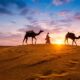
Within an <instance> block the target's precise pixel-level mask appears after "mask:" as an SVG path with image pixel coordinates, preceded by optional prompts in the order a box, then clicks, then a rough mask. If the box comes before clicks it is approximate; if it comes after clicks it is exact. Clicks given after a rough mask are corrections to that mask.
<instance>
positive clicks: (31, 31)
mask: <svg viewBox="0 0 80 80" xmlns="http://www.w3.org/2000/svg"><path fill="white" fill-rule="evenodd" d="M26 33H34V31H33V30H30V31H27V32H26Z"/></svg>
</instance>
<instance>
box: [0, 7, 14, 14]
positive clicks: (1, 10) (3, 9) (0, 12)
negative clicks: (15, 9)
mask: <svg viewBox="0 0 80 80" xmlns="http://www.w3.org/2000/svg"><path fill="white" fill-rule="evenodd" d="M0 14H7V15H13V13H12V12H11V11H9V10H8V9H6V8H0Z"/></svg>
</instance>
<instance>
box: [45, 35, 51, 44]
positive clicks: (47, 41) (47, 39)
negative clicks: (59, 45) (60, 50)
mask: <svg viewBox="0 0 80 80" xmlns="http://www.w3.org/2000/svg"><path fill="white" fill-rule="evenodd" d="M45 40H46V44H50V43H51V42H50V37H49V33H47V35H46V38H45Z"/></svg>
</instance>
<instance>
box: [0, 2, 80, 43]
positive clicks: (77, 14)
mask: <svg viewBox="0 0 80 80" xmlns="http://www.w3.org/2000/svg"><path fill="white" fill-rule="evenodd" d="M79 8H80V0H0V45H3V43H4V45H18V44H21V42H22V39H23V37H24V34H25V31H28V30H34V31H35V32H38V31H39V30H40V29H43V30H44V31H45V32H44V33H43V34H41V35H40V37H41V39H39V40H38V42H42V40H43V43H44V38H45V35H46V33H47V32H50V34H51V35H50V36H51V37H52V38H53V39H52V40H54V38H55V40H56V39H64V35H65V34H66V32H68V31H70V32H74V33H75V34H76V35H77V36H78V35H79V34H80V9H79ZM43 35H44V36H43ZM52 35H53V36H52ZM55 35H56V36H55ZM40 37H38V38H40Z"/></svg>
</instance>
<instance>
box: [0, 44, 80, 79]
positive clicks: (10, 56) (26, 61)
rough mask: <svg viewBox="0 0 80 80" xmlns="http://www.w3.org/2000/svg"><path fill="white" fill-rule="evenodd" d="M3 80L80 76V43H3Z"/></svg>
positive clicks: (0, 60)
mask: <svg viewBox="0 0 80 80" xmlns="http://www.w3.org/2000/svg"><path fill="white" fill-rule="evenodd" d="M0 80H80V46H69V45H66V46H65V45H26V46H15V47H0Z"/></svg>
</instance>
